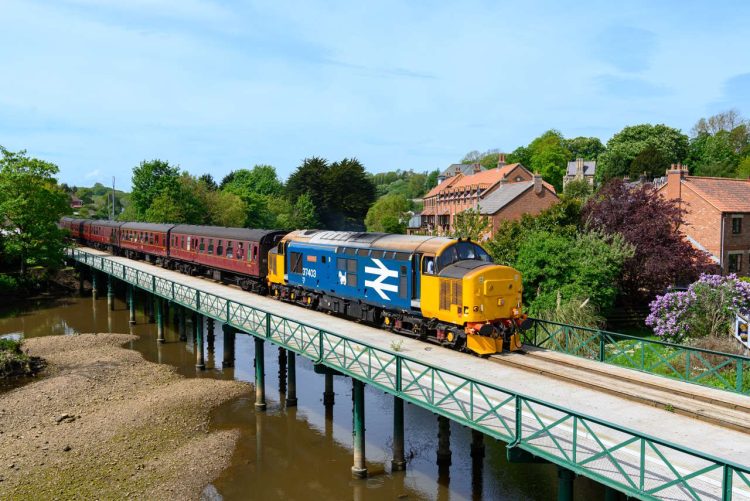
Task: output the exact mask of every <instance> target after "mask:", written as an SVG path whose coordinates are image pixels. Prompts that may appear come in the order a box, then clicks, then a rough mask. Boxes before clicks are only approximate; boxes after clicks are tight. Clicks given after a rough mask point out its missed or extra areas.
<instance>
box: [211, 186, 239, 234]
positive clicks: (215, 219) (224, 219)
mask: <svg viewBox="0 0 750 501" xmlns="http://www.w3.org/2000/svg"><path fill="white" fill-rule="evenodd" d="M208 201H209V203H208V212H209V218H210V220H211V224H213V225H216V226H230V227H234V228H238V227H242V226H244V225H245V222H246V220H247V205H246V204H245V202H243V201H242V199H241V198H240V197H239V196H237V195H235V194H234V193H229V192H227V191H211V192H210V193H209V197H208Z"/></svg>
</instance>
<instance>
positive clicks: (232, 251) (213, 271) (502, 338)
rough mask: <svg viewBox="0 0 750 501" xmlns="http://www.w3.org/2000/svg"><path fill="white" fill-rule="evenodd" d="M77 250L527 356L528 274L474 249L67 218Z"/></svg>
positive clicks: (436, 240)
mask: <svg viewBox="0 0 750 501" xmlns="http://www.w3.org/2000/svg"><path fill="white" fill-rule="evenodd" d="M60 227H61V228H62V229H65V230H67V231H68V232H69V235H70V238H71V239H72V240H74V241H75V242H77V243H80V244H82V245H86V246H89V247H94V248H97V249H100V250H104V251H107V252H110V253H111V254H114V255H118V256H124V257H127V258H130V259H136V260H144V261H147V262H149V263H152V264H155V265H157V266H162V267H164V268H168V269H172V270H176V271H179V272H182V273H186V274H189V275H193V276H208V277H210V278H213V279H215V280H218V281H222V282H223V283H227V284H234V285H237V286H239V287H241V288H242V289H243V290H247V291H251V292H254V293H257V294H263V295H267V296H270V297H273V298H276V299H278V300H281V301H285V302H288V303H293V304H296V305H299V306H302V307H305V308H310V309H316V310H319V311H323V312H328V313H331V314H335V315H339V316H342V317H346V318H349V319H352V320H355V321H359V322H364V323H367V324H371V325H375V326H378V327H382V328H384V329H386V330H388V331H391V332H394V333H397V334H402V335H407V336H411V337H415V338H418V339H422V340H427V341H431V342H434V343H437V344H439V345H442V346H447V347H450V348H453V349H456V350H461V351H468V352H471V353H475V354H477V355H480V356H485V355H490V354H494V353H500V352H503V351H516V350H519V349H521V332H522V330H524V329H526V328H527V326H528V324H529V321H528V320H527V318H526V315H524V314H523V312H522V304H521V298H522V293H523V287H522V283H521V276H520V273H519V272H518V271H517V270H515V269H513V268H511V267H508V266H502V265H498V264H495V263H493V262H492V259H491V257H490V255H489V254H488V253H487V251H486V250H484V249H483V248H482V247H481V246H480V245H478V244H477V243H476V242H473V241H471V240H469V239H460V238H459V239H453V238H447V237H438V236H421V235H396V234H388V233H366V232H351V231H332V230H296V231H291V232H289V231H280V230H269V229H247V228H227V227H217V226H197V225H185V224H158V223H139V222H117V221H105V220H93V219H78V218H72V217H65V218H62V219H61V221H60Z"/></svg>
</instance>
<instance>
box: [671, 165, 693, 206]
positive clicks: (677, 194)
mask: <svg viewBox="0 0 750 501" xmlns="http://www.w3.org/2000/svg"><path fill="white" fill-rule="evenodd" d="M687 175H688V168H687V165H685V166H683V165H682V164H680V163H678V164H672V165H671V167H670V168H669V170H668V171H667V198H669V199H680V198H682V180H683V179H685V176H687Z"/></svg>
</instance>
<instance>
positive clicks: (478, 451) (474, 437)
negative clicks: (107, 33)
mask: <svg viewBox="0 0 750 501" xmlns="http://www.w3.org/2000/svg"><path fill="white" fill-rule="evenodd" d="M471 459H472V460H479V461H480V462H481V461H482V460H483V459H484V433H482V432H481V431H479V430H474V429H472V430H471Z"/></svg>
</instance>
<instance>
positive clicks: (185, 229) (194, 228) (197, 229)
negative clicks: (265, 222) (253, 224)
mask: <svg viewBox="0 0 750 501" xmlns="http://www.w3.org/2000/svg"><path fill="white" fill-rule="evenodd" d="M172 233H186V234H190V235H195V236H205V237H212V238H227V239H232V240H252V241H254V242H260V241H261V240H263V239H264V238H266V237H268V236H273V235H283V234H285V233H286V232H285V231H278V230H259V229H250V228H228V227H225V226H199V225H193V224H180V225H177V226H175V227H174V228H173V229H172Z"/></svg>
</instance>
